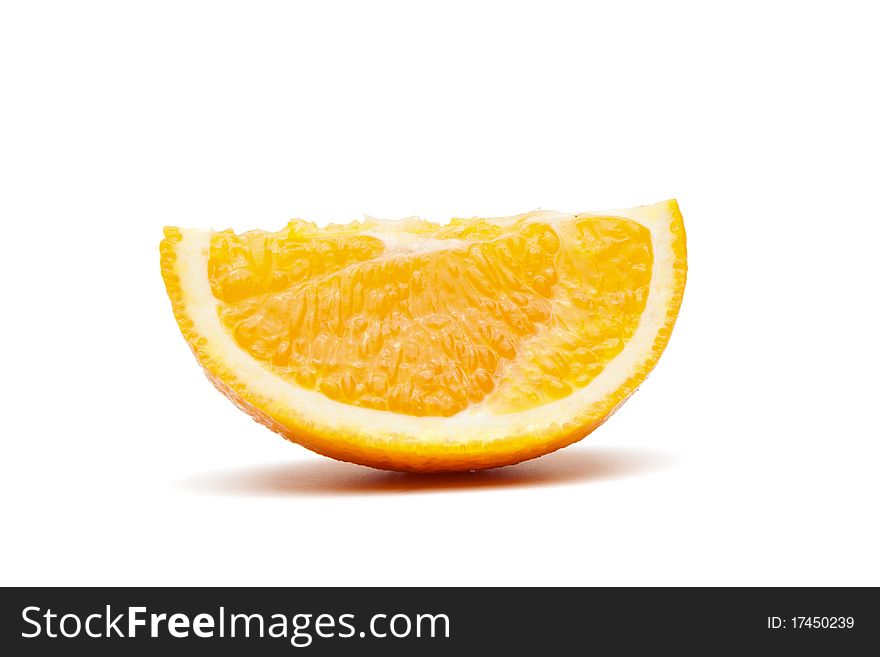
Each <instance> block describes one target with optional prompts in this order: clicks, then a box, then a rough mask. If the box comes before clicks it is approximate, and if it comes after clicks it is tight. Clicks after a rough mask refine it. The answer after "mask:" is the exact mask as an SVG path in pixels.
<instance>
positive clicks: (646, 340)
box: [161, 201, 687, 472]
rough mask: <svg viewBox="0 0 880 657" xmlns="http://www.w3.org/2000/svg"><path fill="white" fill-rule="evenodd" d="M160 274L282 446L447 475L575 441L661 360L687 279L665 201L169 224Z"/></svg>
mask: <svg viewBox="0 0 880 657" xmlns="http://www.w3.org/2000/svg"><path fill="white" fill-rule="evenodd" d="M161 261H162V276H163V277H164V279H165V285H166V288H167V291H168V296H169V297H170V299H171V304H172V307H173V309H174V316H175V318H176V319H177V323H178V324H179V326H180V329H181V332H182V333H183V336H184V338H185V339H186V341H187V342H188V343H189V346H190V347H191V348H192V350H193V352H194V353H195V356H196V359H197V360H198V362H199V364H200V365H201V366H202V368H204V370H205V373H206V374H207V376H208V378H209V379H210V380H211V382H212V383H214V385H215V386H216V387H217V388H218V389H219V390H220V391H221V392H223V394H225V395H226V396H227V397H229V399H231V400H232V401H233V402H234V403H235V404H236V405H237V406H238V407H239V408H241V409H242V410H244V411H245V412H246V413H248V414H250V415H251V416H252V417H253V418H254V419H256V420H257V421H259V422H261V423H262V424H264V425H266V426H267V427H269V428H270V429H272V430H273V431H276V432H278V433H279V434H281V435H282V436H284V437H285V438H287V439H289V440H291V441H293V442H296V443H299V444H301V445H304V446H305V447H307V448H309V449H311V450H314V451H315V452H319V453H321V454H325V455H327V456H330V457H333V458H336V459H341V460H344V461H351V462H354V463H361V464H364V465H369V466H373V467H377V468H386V469H393V470H408V471H422V472H429V471H454V470H469V469H478V468H489V467H494V466H500V465H507V464H511V463H517V462H519V461H522V460H525V459H529V458H533V457H536V456H540V455H542V454H546V453H548V452H551V451H553V450H556V449H559V448H560V447H564V446H566V445H568V444H570V443H573V442H575V441H577V440H580V439H581V438H583V437H584V436H586V435H587V434H588V433H590V432H591V431H593V429H595V428H596V427H597V426H599V425H600V424H601V423H602V422H603V421H604V420H605V419H606V418H607V417H608V416H609V415H610V414H611V413H613V412H614V411H615V410H616V409H617V408H618V407H619V406H620V404H622V403H623V402H624V401H625V400H626V399H627V398H628V397H629V396H630V394H632V392H633V391H634V390H635V389H636V387H637V386H638V385H639V384H640V383H641V382H642V381H643V380H644V379H645V377H646V376H647V374H648V372H650V370H651V369H652V368H653V367H654V365H655V364H656V363H657V360H658V359H659V357H660V354H661V353H662V351H663V349H664V347H665V346H666V343H667V341H668V340H669V336H670V333H671V331H672V327H673V324H674V323H675V319H676V316H677V315H678V310H679V306H680V304H681V299H682V294H683V292H684V286H685V278H686V271H687V256H686V250H685V231H684V224H683V222H682V217H681V214H680V212H679V209H678V205H677V203H676V202H675V201H665V202H662V203H658V204H656V205H651V206H644V207H639V208H633V209H629V210H615V211H611V212H602V213H580V214H564V213H558V212H546V211H539V212H530V213H527V214H523V215H518V216H514V217H503V218H494V219H453V220H452V221H451V223H449V224H445V225H438V224H434V223H430V222H427V221H422V220H419V219H405V220H400V221H380V220H375V219H368V220H366V221H363V222H355V223H351V224H346V225H330V226H328V227H325V228H319V227H317V226H316V225H315V224H312V223H308V222H304V221H299V220H295V221H291V222H290V223H289V224H288V225H287V226H286V227H285V228H283V229H282V230H280V231H278V232H264V231H250V232H246V233H243V234H240V235H236V234H235V233H233V232H232V231H229V230H227V231H222V232H212V231H208V230H194V229H181V228H166V229H165V239H164V240H163V241H162V244H161Z"/></svg>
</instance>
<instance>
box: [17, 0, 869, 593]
mask: <svg viewBox="0 0 880 657" xmlns="http://www.w3.org/2000/svg"><path fill="white" fill-rule="evenodd" d="M2 7H3V8H2V10H0V71H2V80H0V83H2V103H0V114H2V121H0V186H2V191H0V220H2V254H3V255H2V258H0V267H2V281H3V287H2V293H3V294H2V305H3V311H2V316H3V321H2V326H0V331H2V344H3V356H2V370H0V371H2V375H3V376H2V383H0V385H2V386H3V388H2V398H3V413H2V420H0V422H2V429H0V430H2V459H0V460H2V462H0V468H2V472H0V487H2V488H0V499H2V502H0V503H2V519H0V520H2V533H3V540H2V544H0V550H2V558H0V582H2V584H5V585H11V584H20V585H37V584H111V585H137V584H140V585H154V584H155V585H158V584H182V585H190V584H193V585H194V584H215V585H223V584H236V585H237V584H251V585H306V584H309V585H332V584H406V585H428V584H478V585H484V584H485V585H489V584H511V585H513V584H548V585H549V584H554V585H555V584H579V585H581V584H587V585H593V584H609V585H624V584H626V585H629V584H651V585H653V584H697V585H717V584H731V585H745V584H755V585H783V584H791V585H808V584H821V585H826V584H827V585H831V584H835V585H861V584H873V585H878V584H880V566H878V559H877V555H878V553H880V539H878V514H877V502H878V497H880V485H878V475H877V469H878V461H880V441H878V438H880V431H878V422H877V404H878V401H877V393H878V385H877V376H876V373H877V370H878V366H880V362H878V360H880V358H878V348H877V337H878V329H877V323H876V318H877V311H876V305H877V301H878V292H877V290H878V275H877V267H878V265H877V256H876V253H877V248H878V240H880V228H878V225H880V216H878V215H880V213H878V182H880V166H878V151H880V130H878V117H880V102H878V83H877V65H878V62H880V46H878V40H877V34H876V29H877V25H878V20H877V16H876V15H874V14H872V12H871V10H870V8H871V3H867V2H866V3H863V4H859V3H849V2H834V3H831V2H828V3H812V2H792V3H783V2H756V3H750V2H740V3H736V4H735V5H730V8H729V9H722V8H720V5H718V4H717V3H699V2H694V3H650V2H644V3H631V2H630V3H627V2H615V3H610V2H609V3H595V4H594V5H591V3H586V2H572V3H556V2H548V1H546V0H543V1H541V2H532V3H516V2H499V3H495V2H491V3H490V2H479V1H475V0H470V1H468V2H461V3H458V2H449V1H446V2H442V3H440V2H438V3H433V4H427V3H407V2H400V3H386V2H369V3H367V2H345V3H343V2H320V3H318V2H314V3H295V2H278V3H272V2H239V3H226V2H204V3H197V2H150V3H146V2H144V3H118V2H106V3H97V2H77V3H67V2H59V3H54V4H51V3H45V2H6V3H4V4H3V6H2ZM672 196H675V197H677V198H678V199H679V201H680V203H681V207H682V210H683V213H684V216H685V221H686V226H687V230H688V237H689V244H688V246H689V252H690V278H689V281H688V288H687V291H686V294H685V300H684V305H683V307H682V310H681V315H680V318H679V322H678V325H677V327H676V329H675V333H674V335H673V339H672V341H671V343H670V345H669V348H668V350H667V352H666V353H665V355H664V356H663V358H662V360H661V362H660V364H659V365H658V367H657V369H656V370H655V371H654V373H653V374H652V376H651V377H650V379H649V380H648V381H647V382H646V383H645V384H644V385H643V386H642V388H641V390H640V391H639V392H638V393H637V394H636V395H635V396H634V397H633V398H632V399H631V400H630V401H629V402H628V403H627V404H626V406H625V407H624V408H623V409H622V410H621V411H620V412H619V413H618V414H617V415H616V416H615V417H614V418H612V420H611V421H610V422H608V423H607V424H606V425H605V426H603V427H602V428H601V429H599V430H598V431H597V432H596V433H594V434H593V435H592V436H590V437H589V438H588V439H586V440H585V441H583V442H582V443H580V444H578V445H576V446H573V447H571V448H568V449H566V450H563V451H561V452H558V453H556V454H554V455H551V456H548V457H545V458H542V459H539V460H537V461H534V462H531V463H527V464H524V465H521V466H517V467H512V468H507V469H502V470H498V471H492V472H486V473H477V474H465V475H456V476H441V477H416V476H409V475H401V474H395V473H383V472H380V471H374V470H370V469H366V468H361V467H357V466H350V465H346V464H340V463H336V462H333V461H330V460H328V459H324V458H323V457H319V456H316V455H313V454H311V453H309V452H307V451H306V450H304V449H302V448H300V447H298V446H295V445H291V444H289V443H287V442H285V441H283V440H281V439H280V438H278V437H277V436H275V435H274V434H272V433H270V432H269V431H268V430H266V429H264V428H263V427H261V426H259V425H257V424H255V423H254V422H252V421H251V420H250V419H249V418H248V417H246V416H245V415H244V414H243V413H241V412H239V411H238V410H237V409H235V408H234V407H233V406H232V405H231V404H230V403H228V402H227V401H226V400H225V399H224V398H223V397H222V396H221V395H219V394H217V392H216V391H215V390H214V389H213V388H212V387H211V386H210V385H209V384H208V382H207V381H206V380H205V379H204V377H203V376H202V374H201V372H200V370H199V368H198V367H197V366H196V363H195V362H194V360H193V358H192V356H191V355H190V354H189V352H188V349H187V347H186V345H185V343H184V341H183V340H182V339H181V336H180V334H179V331H178V329H177V326H176V324H175V322H174V320H173V318H172V315H171V309H170V306H169V303H168V301H167V299H166V296H165V291H164V287H163V284H162V280H161V277H160V274H159V255H158V243H159V240H160V239H161V235H162V226H163V225H165V224H171V225H183V226H208V227H214V228H218V229H222V228H227V227H234V228H236V229H243V228H251V227H264V228H269V229H277V228H279V227H281V226H282V225H283V224H284V223H285V222H286V220H287V219H288V218H290V217H292V216H299V217H304V218H309V219H314V220H318V221H322V222H323V221H330V220H337V221H348V220H351V219H356V218H359V217H360V216H361V214H362V213H364V212H366V213H369V214H372V215H376V216H383V217H398V216H405V215H411V214H420V215H422V216H424V217H427V218H430V219H434V220H443V219H447V218H448V217H450V216H452V215H464V216H470V215H475V214H477V215H503V214H512V213H518V212H523V211H527V210H530V209H534V208H537V207H543V208H549V209H558V210H565V211H582V210H603V209H607V208H614V207H626V206H632V205H639V204H644V203H651V202H655V201H659V200H662V199H665V198H668V197H672Z"/></svg>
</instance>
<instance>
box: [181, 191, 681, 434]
mask: <svg viewBox="0 0 880 657" xmlns="http://www.w3.org/2000/svg"><path fill="white" fill-rule="evenodd" d="M530 216H534V218H535V219H536V220H540V221H541V222H548V223H552V222H555V221H560V220H564V219H570V218H572V217H574V216H575V215H573V214H561V213H556V212H553V213H551V212H535V213H531V215H530ZM596 216H606V217H607V216H616V217H625V218H629V219H632V220H634V221H637V222H638V223H640V224H642V225H644V226H645V227H647V228H648V229H649V230H650V233H651V242H652V248H653V256H654V263H653V269H652V276H651V284H650V289H649V293H648V299H647V303H646V306H645V310H644V312H643V313H642V316H641V320H640V322H639V326H638V328H637V329H636V331H635V333H634V334H633V336H632V338H630V340H629V342H627V344H626V345H625V346H624V348H623V350H622V351H621V352H620V354H618V356H617V357H616V358H614V359H613V360H612V361H610V362H609V363H608V364H607V365H606V366H605V368H604V369H603V370H602V372H601V373H600V374H599V375H598V376H597V377H596V378H595V379H593V380H592V381H591V382H590V384H589V385H588V386H586V387H585V388H582V389H580V390H577V391H575V392H574V393H572V394H571V395H569V396H568V397H565V398H563V399H560V400H558V401H555V402H551V403H549V404H545V405H543V406H538V407H536V408H532V409H528V410H525V411H520V412H515V413H505V414H501V415H499V414H493V413H491V412H490V411H489V409H488V408H487V407H486V405H485V404H477V405H474V406H471V407H469V408H467V409H465V410H463V411H462V412H460V413H458V414H456V415H453V416H451V417H415V416H409V415H401V414H397V413H392V412H390V411H378V410H373V409H368V408H362V407H358V406H352V405H349V404H344V403H341V402H337V401H334V400H332V399H329V398H328V397H325V396H324V395H323V394H321V393H319V392H315V391H312V390H306V389H304V388H300V387H299V386H297V385H296V384H294V383H292V382H289V381H286V380H284V379H281V378H280V377H278V376H277V375H276V374H275V373H273V372H272V371H271V370H270V369H268V368H267V367H265V366H264V365H262V364H261V363H260V362H259V361H256V360H254V359H253V358H252V357H251V356H250V355H249V354H248V353H247V352H246V351H244V350H243V349H241V348H240V347H239V346H238V345H237V344H236V343H235V341H234V339H233V338H232V336H231V335H230V334H229V333H228V332H227V330H226V329H225V328H224V326H223V324H222V323H221V321H220V318H219V315H218V312H217V310H218V309H217V306H218V301H217V299H216V298H215V297H214V295H213V294H212V292H211V286H210V282H209V279H208V275H207V266H208V255H209V250H210V241H211V236H212V234H213V233H212V231H209V230H198V229H182V230H181V236H182V239H181V241H180V242H179V243H178V244H177V246H176V249H175V251H176V255H177V274H178V276H179V279H180V286H181V292H182V295H183V302H184V304H185V306H186V308H187V309H188V312H189V313H190V317H191V319H192V322H193V329H194V331H195V332H196V333H197V334H198V335H199V336H200V337H201V338H203V339H204V340H206V341H207V345H208V349H209V350H210V352H211V353H212V354H213V355H214V357H215V358H217V359H219V360H220V361H222V363H223V364H224V365H225V366H226V367H227V368H228V369H229V370H231V371H232V372H235V373H236V376H237V378H238V379H239V380H241V381H245V382H247V386H248V389H249V390H250V391H251V392H252V393H254V394H256V395H259V396H260V397H262V398H264V399H266V400H268V402H269V404H268V408H264V409H263V410H264V411H266V412H267V413H269V414H270V415H271V414H272V409H276V408H277V409H288V411H293V412H295V413H296V415H297V416H299V417H300V420H301V425H302V426H311V427H314V428H315V429H318V430H320V429H321V428H322V427H326V428H328V429H331V430H332V431H335V432H344V433H351V434H357V433H360V432H363V431H364V429H365V428H369V430H370V433H373V434H376V435H386V436H388V435H394V436H396V437H397V438H398V439H400V438H404V439H407V440H415V441H430V442H436V441H445V442H448V443H468V442H472V441H479V442H487V441H491V440H493V439H501V438H504V437H507V436H509V435H511V434H512V433H517V434H519V433H522V432H524V431H526V432H527V431H529V430H530V428H535V429H536V430H537V429H545V428H546V427H547V426H548V424H554V425H559V426H561V427H564V426H566V425H568V424H569V423H570V422H571V421H573V419H574V418H575V416H581V417H582V416H583V415H584V414H585V413H588V412H589V408H590V407H591V406H592V405H593V404H598V403H600V402H601V401H602V400H603V399H605V398H607V397H608V396H609V395H611V394H612V393H613V392H614V391H615V390H617V389H618V388H620V386H621V385H622V384H623V383H624V382H625V381H627V379H629V378H630V377H631V376H632V375H633V374H634V373H635V372H636V371H637V370H638V369H639V368H640V367H641V366H642V365H643V364H644V362H645V361H646V360H648V358H649V357H650V354H651V351H652V347H653V345H654V342H655V340H656V338H657V333H658V330H659V329H660V328H661V327H662V326H663V325H664V323H665V322H666V319H667V318H666V313H667V309H668V307H669V305H670V300H671V298H672V295H673V294H674V280H673V277H674V270H673V266H672V263H673V250H672V242H673V234H672V232H671V230H670V225H671V222H672V217H671V216H670V214H669V210H668V204H665V203H661V204H658V205H655V206H644V207H640V208H634V209H631V210H614V211H610V212H603V213H597V214H596ZM511 219H512V218H501V219H497V220H490V221H497V223H506V222H507V221H510V220H511ZM370 234H371V235H374V236H376V237H379V238H380V239H383V241H385V242H386V245H387V247H388V249H389V250H390V251H393V252H396V253H413V252H427V251H437V250H440V249H442V248H447V249H450V248H460V247H461V246H462V245H463V244H465V243H464V242H461V241H459V240H437V239H431V238H425V237H420V236H418V235H411V234H407V235H404V236H401V235H400V234H399V233H397V232H395V231H394V229H393V222H378V225H377V226H376V227H375V228H373V229H371V231H370ZM442 242H445V243H446V244H441V243H442ZM386 253H387V252H386Z"/></svg>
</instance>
